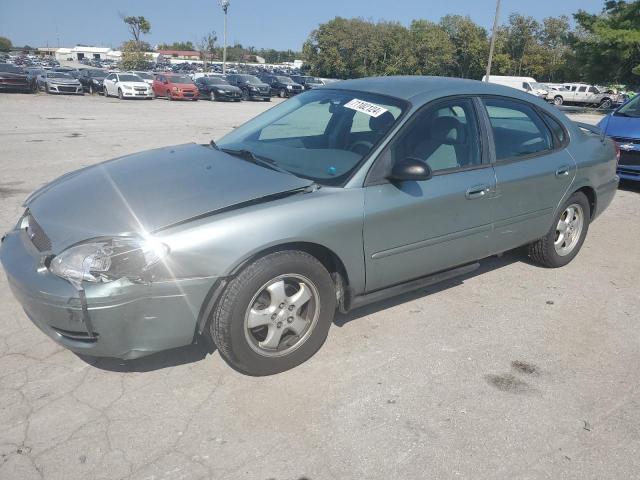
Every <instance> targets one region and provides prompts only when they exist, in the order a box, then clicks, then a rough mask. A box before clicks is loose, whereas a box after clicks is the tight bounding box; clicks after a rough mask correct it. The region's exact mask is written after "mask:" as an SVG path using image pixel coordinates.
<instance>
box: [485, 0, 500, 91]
mask: <svg viewBox="0 0 640 480" xmlns="http://www.w3.org/2000/svg"><path fill="white" fill-rule="evenodd" d="M499 16H500V0H496V15H495V17H493V30H491V44H490V45H489V61H488V62H487V75H486V77H485V81H486V82H487V83H488V82H489V77H491V62H492V61H493V49H494V48H495V45H496V30H497V29H498V17H499Z"/></svg>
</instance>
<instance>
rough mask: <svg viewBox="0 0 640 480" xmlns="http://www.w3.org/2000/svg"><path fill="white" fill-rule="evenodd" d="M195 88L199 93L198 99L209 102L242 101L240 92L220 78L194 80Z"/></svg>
mask: <svg viewBox="0 0 640 480" xmlns="http://www.w3.org/2000/svg"><path fill="white" fill-rule="evenodd" d="M196 86H197V87H198V90H199V91H200V98H209V100H230V101H233V102H239V101H240V100H242V90H240V89H239V88H238V87H234V86H233V85H230V84H229V82H227V81H226V80H225V79H224V78H222V77H200V78H197V79H196Z"/></svg>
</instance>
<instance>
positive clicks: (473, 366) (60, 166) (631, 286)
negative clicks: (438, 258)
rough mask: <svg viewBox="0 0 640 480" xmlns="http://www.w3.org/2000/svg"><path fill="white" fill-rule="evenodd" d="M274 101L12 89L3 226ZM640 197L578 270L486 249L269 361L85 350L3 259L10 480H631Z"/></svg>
mask: <svg viewBox="0 0 640 480" xmlns="http://www.w3.org/2000/svg"><path fill="white" fill-rule="evenodd" d="M274 102H275V100H274ZM270 105H271V104H267V103H249V102H247V103H244V102H243V103H242V104H224V103H210V102H206V101H200V102H197V103H189V102H184V103H183V102H168V101H164V100H154V101H125V102H122V101H119V100H117V99H104V98H103V97H84V98H73V97H52V96H45V95H42V94H41V95H37V96H30V95H2V96H0V112H2V114H1V115H0V201H1V205H2V207H1V208H0V232H3V231H6V230H8V229H10V228H12V226H13V224H14V223H15V221H16V220H17V218H18V216H19V215H20V214H21V213H22V207H21V206H20V205H21V203H22V201H23V200H24V198H25V197H26V196H27V195H28V193H29V192H30V191H32V190H34V189H35V188H37V187H38V186H40V185H41V184H43V183H45V182H47V181H49V180H51V179H53V178H54V177H57V176H59V175H61V174H63V173H65V172H68V171H70V170H74V169H76V168H79V167H82V166H85V165H90V164H94V163H96V162H99V161H102V160H107V159H109V158H112V157H115V156H119V155H123V154H127V153H132V152H136V151H140V150H144V149H148V148H153V147H160V146H165V145H171V144H180V143H186V142H198V143H206V142H208V141H209V140H210V139H212V138H219V137H220V136H221V135H222V134H224V133H225V132H227V131H229V130H230V129H232V128H233V127H234V126H236V125H239V124H241V123H242V122H244V121H245V120H247V119H249V118H251V117H252V116H254V115H256V114H258V113H259V112H261V111H263V110H265V109H266V108H268V107H269V106H270ZM595 119H596V118H587V120H590V121H592V122H593V121H594V120H595ZM77 201H79V202H81V201H82V198H78V199H77ZM639 214H640V189H638V188H637V187H631V186H624V187H623V189H621V190H620V191H619V192H618V195H617V196H616V198H615V200H614V202H613V204H612V205H611V207H610V208H609V209H608V210H607V211H606V212H605V213H604V214H603V216H602V217H600V218H599V219H598V220H597V221H596V222H595V223H594V224H593V225H592V226H591V228H590V230H589V235H588V237H587V240H586V243H585V245H584V247H583V249H582V251H581V253H580V254H579V255H578V257H577V258H576V259H575V260H574V261H573V262H572V263H571V264H569V265H568V266H567V267H565V268H562V269H557V270H548V269H544V268H539V267H536V266H534V265H532V264H531V263H529V262H528V261H527V258H526V256H525V255H523V254H522V252H509V253H506V254H505V255H504V256H502V257H500V258H491V259H488V260H485V261H483V262H482V267H481V269H480V271H479V272H474V274H472V275H470V276H467V277H463V278H461V279H457V280H455V281H450V282H447V283H445V284H441V285H436V286H434V287H431V288H429V289H426V290H422V291H419V292H417V293H414V294H410V295H405V296H402V297H399V298H395V299H392V300H390V301H387V302H382V303H378V304H374V305H371V306H369V307H366V308H363V309H360V310H357V311H354V312H352V313H351V314H349V315H346V316H339V317H338V318H337V319H336V322H335V324H334V326H333V327H332V328H331V331H330V333H329V337H328V339H327V342H326V343H325V345H324V347H323V348H322V349H321V350H320V352H319V353H318V354H316V355H315V356H314V357H313V358H312V359H311V360H310V361H308V362H307V363H305V364H304V365H302V366H300V367H298V368H295V369H293V370H291V371H289V372H286V373H283V374H280V375H277V376H273V377H266V378H251V377H247V376H243V375H241V374H239V373H237V372H235V371H234V370H232V369H231V368H229V367H228V366H227V365H226V364H225V363H224V361H223V360H222V359H221V358H220V356H219V355H218V354H217V353H216V352H213V353H210V354H209V353H207V352H206V351H205V350H204V349H203V348H201V347H198V346H193V347H188V348H182V349H178V350H173V351H169V352H164V353H161V354H158V355H154V356H152V357H147V358H143V359H140V360H137V361H133V362H123V361H119V360H112V359H101V360H95V359H88V358H84V359H83V358H80V357H78V356H76V355H75V354H73V353H71V352H69V351H66V350H64V349H63V348H61V347H59V346H57V345H56V344H55V343H54V342H53V341H52V340H50V339H49V338H48V337H46V336H45V335H44V334H43V333H41V332H40V331H39V330H38V329H37V328H36V327H35V326H34V325H32V323H31V322H30V321H29V320H28V319H27V317H26V316H25V314H24V313H23V311H22V309H21V308H20V306H19V304H18V303H17V302H16V301H15V300H14V298H13V296H12V295H11V292H10V291H9V288H8V285H7V282H6V279H5V277H4V274H1V275H0V479H2V480H5V479H6V480H14V479H16V480H18V479H19V480H30V479H39V478H44V479H64V480H72V479H82V480H86V479H129V478H131V479H172V480H174V479H262V480H265V479H279V480H280V479H300V478H307V479H332V478H334V479H356V478H366V479H396V478H398V479H400V478H401V479H405V478H406V479H416V478H433V479H446V478H456V479H462V478H467V479H482V478H487V479H488V478H492V479H498V478H500V479H501V478H505V479H506V478H508V479H560V478H562V479H581V480H583V479H601V478H610V479H614V478H615V479H627V478H628V479H630V478H638V472H640V370H639V369H638V365H640V348H639V343H640V342H639V340H640V334H639V333H638V332H639V324H640V322H639V320H640V253H639V250H638V239H639V238H640V215H639Z"/></svg>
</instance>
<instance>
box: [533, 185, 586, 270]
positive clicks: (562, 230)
mask: <svg viewBox="0 0 640 480" xmlns="http://www.w3.org/2000/svg"><path fill="white" fill-rule="evenodd" d="M590 219H591V207H590V205H589V200H588V199H587V197H586V195H585V194H584V193H582V192H575V193H574V194H573V195H571V196H570V197H569V198H568V199H567V201H566V202H565V203H564V204H563V206H562V208H560V209H559V211H558V213H557V214H556V217H555V218H554V221H553V225H552V227H551V229H550V230H549V232H548V233H547V234H546V235H545V236H544V237H542V238H541V239H540V240H538V241H536V242H534V243H532V244H530V245H529V257H530V258H531V259H532V260H533V261H534V262H535V263H537V264H539V265H542V266H544V267H548V268H558V267H564V266H565V265H567V264H568V263H569V262H570V261H571V260H573V259H574V258H575V256H576V255H577V254H578V252H579V251H580V248H582V244H583V243H584V240H585V238H586V237H587V232H588V231H589V221H590Z"/></svg>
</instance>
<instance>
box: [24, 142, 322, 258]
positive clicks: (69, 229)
mask: <svg viewBox="0 0 640 480" xmlns="http://www.w3.org/2000/svg"><path fill="white" fill-rule="evenodd" d="M312 183H313V182H312V181H310V180H305V179H302V178H299V177H296V176H294V175H289V174H286V173H280V172H277V171H274V170H270V169H268V168H265V167H262V166H259V165H256V164H253V163H251V162H248V161H245V160H242V159H240V158H237V157H233V156H231V155H228V154H226V153H224V152H221V151H219V150H216V149H214V148H211V147H210V146H203V145H195V144H187V145H179V146H175V147H165V148H161V149H157V150H150V151H145V152H141V153H136V154H133V155H128V156H126V157H121V158H117V159H114V160H110V161H107V162H104V163H100V164H97V165H94V166H90V167H86V168H84V169H81V170H77V171H75V172H71V173H68V174H66V175H63V176H62V177H60V178H58V179H57V180H54V181H53V182H51V183H49V184H48V185H45V186H44V187H42V188H40V189H39V190H37V191H36V192H34V193H33V194H32V195H31V196H30V197H29V198H28V199H27V201H26V202H25V206H26V207H27V208H28V209H29V211H30V212H31V214H32V215H33V217H34V218H35V219H36V220H37V222H38V223H39V225H40V226H41V227H42V229H43V230H44V231H45V232H46V234H47V235H48V236H49V239H50V241H51V244H52V251H54V252H59V251H61V250H63V249H64V248H66V247H68V246H70V245H73V244H75V243H78V242H81V241H83V240H87V239H90V238H96V237H101V236H112V235H135V234H138V235H144V234H145V233H149V232H153V231H156V230H159V229H162V228H166V227H169V226H171V225H175V224H177V223H181V222H184V221H187V220H190V219H193V218H196V217H197V218H199V217H201V216H204V215H209V214H213V213H215V212H216V211H219V210H221V209H228V208H231V207H237V206H239V205H242V204H244V203H246V202H253V201H257V200H260V199H266V198H269V197H272V196H274V195H278V194H282V193H286V192H293V191H297V190H302V189H304V188H306V187H308V186H309V185H311V184H312Z"/></svg>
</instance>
